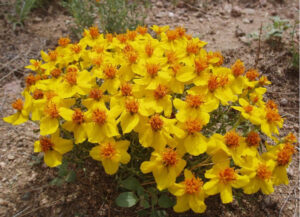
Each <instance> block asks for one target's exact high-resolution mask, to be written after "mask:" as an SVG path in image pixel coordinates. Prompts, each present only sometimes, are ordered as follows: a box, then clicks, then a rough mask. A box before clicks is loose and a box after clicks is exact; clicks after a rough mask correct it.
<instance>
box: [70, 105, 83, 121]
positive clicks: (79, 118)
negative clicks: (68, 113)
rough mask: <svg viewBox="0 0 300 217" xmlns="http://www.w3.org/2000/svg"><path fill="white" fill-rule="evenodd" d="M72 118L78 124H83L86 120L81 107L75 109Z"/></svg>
mask: <svg viewBox="0 0 300 217" xmlns="http://www.w3.org/2000/svg"><path fill="white" fill-rule="evenodd" d="M72 120H73V122H75V123H76V124H82V123H83V122H84V115H83V112H82V111H81V110H80V109H75V110H74V113H73V116H72Z"/></svg>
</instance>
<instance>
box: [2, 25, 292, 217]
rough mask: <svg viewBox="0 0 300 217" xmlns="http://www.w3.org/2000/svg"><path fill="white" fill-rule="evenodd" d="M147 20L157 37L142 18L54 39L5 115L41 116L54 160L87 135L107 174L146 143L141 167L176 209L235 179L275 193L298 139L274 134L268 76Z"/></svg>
mask: <svg viewBox="0 0 300 217" xmlns="http://www.w3.org/2000/svg"><path fill="white" fill-rule="evenodd" d="M151 29H152V31H153V33H154V34H153V35H155V36H152V35H150V34H149V33H148V32H149V31H148V29H147V28H146V27H141V26H139V27H138V28H137V29H136V30H134V31H129V30H128V31H127V33H125V34H118V35H113V34H100V33H99V31H98V28H96V27H91V28H89V29H87V30H85V32H84V36H83V38H82V39H81V40H80V41H79V42H78V43H71V41H70V39H69V38H60V39H59V41H58V44H59V46H58V47H57V48H56V49H55V50H49V51H48V52H44V51H41V57H42V60H31V61H30V63H31V65H29V66H27V67H26V68H28V69H30V70H32V71H33V72H32V74H29V75H28V76H27V77H26V87H25V89H24V91H23V92H22V96H23V98H24V99H23V100H22V99H17V100H16V101H15V102H14V103H13V104H12V107H13V108H14V109H15V110H16V113H15V114H13V115H11V116H9V117H5V118H4V121H6V122H8V123H11V124H13V125H18V124H22V123H24V122H26V121H27V120H28V119H30V120H32V121H35V122H38V123H39V126H40V135H41V136H40V139H39V141H36V142H35V143H34V151H35V152H43V153H44V161H45V163H46V164H47V165H48V166H50V167H56V166H58V165H60V164H61V163H62V158H63V155H64V154H65V153H67V152H70V151H71V150H72V149H73V148H74V147H75V146H76V147H79V148H80V147H81V145H82V144H83V143H89V144H92V146H93V147H92V148H91V149H90V150H89V154H90V156H91V158H93V159H94V160H96V161H99V164H100V162H101V164H102V166H103V167H104V170H105V172H106V173H107V174H115V173H116V172H117V171H118V170H119V169H120V165H122V164H127V163H129V162H130V161H133V160H135V157H136V156H135V154H134V153H133V150H134V149H139V150H148V152H149V153H150V154H149V156H148V155H146V154H145V157H144V158H143V159H142V162H141V163H140V164H139V166H138V168H136V169H137V170H140V171H141V172H142V173H143V174H147V173H152V175H153V177H154V180H155V183H156V186H157V188H158V189H159V190H160V191H161V190H164V189H167V190H168V191H169V192H170V193H171V194H173V195H175V196H176V198H177V202H176V205H175V206H174V210H175V211H176V212H184V211H187V210H189V209H192V210H193V211H194V212H196V213H202V212H204V211H205V209H206V205H205V198H206V197H208V196H209V195H215V194H220V197H221V200H222V202H223V203H230V202H231V201H232V200H233V196H232V188H241V189H243V191H244V193H245V194H253V193H256V192H258V191H262V193H264V194H270V193H272V192H273V191H274V185H280V184H288V177H287V172H286V169H287V167H288V165H289V163H290V162H291V158H292V155H293V153H294V152H295V148H294V145H295V143H296V138H295V136H294V135H293V134H291V133H290V134H289V135H287V136H286V137H284V138H279V137H278V135H279V131H278V129H279V128H281V127H282V126H283V118H282V117H281V116H280V115H279V113H278V108H277V105H276V104H275V102H273V101H271V100H269V101H267V102H265V101H264V99H263V95H264V93H265V92H266V88H265V87H264V86H266V85H269V84H270V83H271V82H270V81H269V80H268V79H267V78H266V77H265V76H261V75H260V74H259V73H258V71H257V70H255V69H249V70H248V71H246V70H245V66H244V64H243V62H242V61H240V60H237V61H236V62H235V63H234V64H233V65H232V66H231V67H230V68H228V67H224V66H223V56H222V55H221V53H220V52H212V51H210V52H207V51H206V50H205V49H204V48H203V47H204V46H205V44H206V43H205V42H203V41H201V40H199V39H198V38H193V37H192V36H190V35H188V34H186V31H185V29H184V28H182V27H177V28H175V29H169V27H168V26H163V27H159V26H155V25H154V26H153V27H151ZM65 132H68V133H69V135H72V136H71V137H70V136H69V137H68V136H66V133H65ZM134 135H137V137H136V138H137V139H134ZM267 137H269V140H270V141H272V142H269V143H266V142H264V141H263V140H266V138H267ZM271 143H272V145H271ZM133 146H134V148H133ZM145 153H146V151H145Z"/></svg>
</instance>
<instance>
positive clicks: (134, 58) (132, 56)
mask: <svg viewBox="0 0 300 217" xmlns="http://www.w3.org/2000/svg"><path fill="white" fill-rule="evenodd" d="M126 55H127V58H128V61H129V63H130V64H134V63H136V61H137V58H138V53H137V52H136V51H134V50H133V51H130V52H127V53H126Z"/></svg>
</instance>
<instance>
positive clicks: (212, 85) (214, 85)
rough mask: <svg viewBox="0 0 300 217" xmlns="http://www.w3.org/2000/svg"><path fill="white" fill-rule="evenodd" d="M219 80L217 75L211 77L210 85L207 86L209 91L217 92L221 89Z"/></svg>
mask: <svg viewBox="0 0 300 217" xmlns="http://www.w3.org/2000/svg"><path fill="white" fill-rule="evenodd" d="M218 80H219V79H218V76H216V75H211V76H210V77H209V80H208V84H207V85H208V89H209V91H211V92H213V91H214V90H216V89H217V88H218V87H219V81H218Z"/></svg>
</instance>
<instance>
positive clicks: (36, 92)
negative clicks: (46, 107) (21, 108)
mask: <svg viewBox="0 0 300 217" xmlns="http://www.w3.org/2000/svg"><path fill="white" fill-rule="evenodd" d="M43 97H44V93H43V91H42V90H40V89H36V90H34V92H33V98H34V99H42V98H43Z"/></svg>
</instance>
